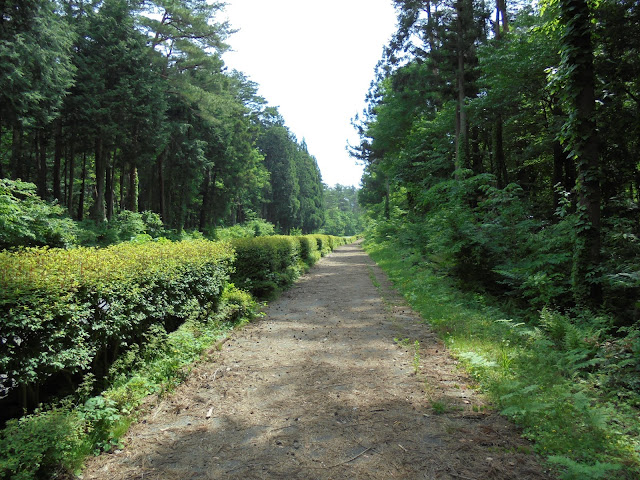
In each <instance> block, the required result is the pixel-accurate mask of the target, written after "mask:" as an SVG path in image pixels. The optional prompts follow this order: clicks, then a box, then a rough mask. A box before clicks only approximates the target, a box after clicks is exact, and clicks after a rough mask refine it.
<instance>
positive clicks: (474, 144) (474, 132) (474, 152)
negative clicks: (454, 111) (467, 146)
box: [471, 126, 482, 175]
mask: <svg viewBox="0 0 640 480" xmlns="http://www.w3.org/2000/svg"><path fill="white" fill-rule="evenodd" d="M479 130H480V129H479V128H478V127H476V126H474V127H473V128H472V129H471V169H472V170H473V173H474V174H476V175H479V174H480V173H482V154H481V153H480V139H479V136H480V131H479Z"/></svg>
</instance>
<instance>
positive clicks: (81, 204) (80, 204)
mask: <svg viewBox="0 0 640 480" xmlns="http://www.w3.org/2000/svg"><path fill="white" fill-rule="evenodd" d="M86 180H87V154H86V152H85V153H83V154H82V187H81V188H80V200H78V220H79V221H82V220H84V196H85V192H86Z"/></svg>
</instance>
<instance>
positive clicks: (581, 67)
mask: <svg viewBox="0 0 640 480" xmlns="http://www.w3.org/2000/svg"><path fill="white" fill-rule="evenodd" d="M559 5H560V14H561V16H560V18H561V22H562V25H563V27H564V31H563V35H562V63H561V65H562V69H563V75H564V77H565V78H566V87H565V90H564V96H565V98H566V100H567V103H568V104H569V106H570V107H569V108H570V110H569V112H570V113H569V118H568V120H567V122H566V123H565V126H564V132H565V145H566V146H565V149H566V151H568V152H569V156H570V157H572V158H573V159H575V161H576V165H577V173H578V177H577V184H576V189H577V191H578V216H579V224H578V225H579V227H578V232H577V239H576V246H575V250H574V260H573V272H572V281H573V288H574V295H575V297H576V301H577V302H578V303H579V304H586V305H590V306H598V305H599V304H600V303H601V302H602V287H601V284H600V278H599V272H598V270H599V268H600V248H601V245H602V242H601V238H600V236H601V219H600V206H601V205H600V204H601V192H600V162H599V153H598V143H599V140H598V134H597V130H596V122H595V115H594V113H595V100H596V97H595V79H594V75H593V45H592V41H591V12H590V9H589V5H588V3H587V1H586V0H559Z"/></svg>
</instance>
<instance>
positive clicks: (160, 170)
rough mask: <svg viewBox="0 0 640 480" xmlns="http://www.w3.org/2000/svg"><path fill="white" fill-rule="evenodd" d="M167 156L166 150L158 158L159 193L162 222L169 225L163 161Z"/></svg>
mask: <svg viewBox="0 0 640 480" xmlns="http://www.w3.org/2000/svg"><path fill="white" fill-rule="evenodd" d="M165 155H166V150H165V151H163V152H162V153H161V154H160V156H159V157H158V183H159V184H160V185H159V187H160V188H159V189H158V192H159V194H160V216H161V217H162V221H163V222H164V223H165V224H166V223H169V218H168V216H167V204H166V199H165V191H164V171H163V170H164V169H163V161H164V157H165Z"/></svg>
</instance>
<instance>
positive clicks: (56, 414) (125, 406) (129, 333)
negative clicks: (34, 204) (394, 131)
mask: <svg viewBox="0 0 640 480" xmlns="http://www.w3.org/2000/svg"><path fill="white" fill-rule="evenodd" d="M346 242H347V239H342V238H338V237H330V236H327V235H305V236H296V237H285V236H275V237H260V238H244V239H234V240H233V242H232V244H229V243H222V242H209V241H206V240H190V241H182V242H177V243H172V242H169V241H155V242H148V243H143V244H139V243H126V244H124V243H123V244H119V245H116V246H112V247H109V248H104V249H93V248H78V249H73V250H62V249H46V248H37V249H25V250H22V251H20V252H0V318H1V319H2V321H1V322H0V344H1V345H2V346H3V348H2V350H1V351H0V372H2V374H0V399H1V398H3V397H5V396H6V394H7V392H9V393H10V394H11V395H10V397H9V399H10V398H11V397H13V399H14V400H15V399H16V398H17V397H18V396H17V395H16V394H17V392H19V390H18V388H19V387H20V386H22V387H24V388H23V391H24V392H25V393H28V394H29V395H28V396H30V397H31V398H30V401H25V402H24V403H25V405H24V406H25V407H28V408H29V410H31V409H32V408H33V407H34V406H35V404H36V403H37V402H38V397H37V386H38V385H42V384H44V385H47V381H48V382H49V386H57V383H58V381H59V380H61V379H63V377H65V376H66V377H68V378H67V379H66V380H70V381H69V382H66V380H65V382H61V383H66V384H67V385H68V386H69V387H72V386H73V385H75V386H76V388H77V391H75V392H70V393H73V394H74V396H73V399H71V397H69V398H68V399H67V400H65V401H62V402H60V401H53V402H52V403H50V404H49V405H48V406H47V405H45V406H44V408H42V409H36V410H35V411H33V413H31V414H29V415H26V416H23V417H22V418H20V419H18V418H14V419H12V420H9V421H8V422H7V426H6V428H5V429H4V430H3V431H2V432H0V478H16V479H18V478H20V479H23V480H34V479H36V478H42V477H43V476H51V474H52V473H53V472H56V471H59V472H70V471H73V470H75V469H76V468H77V467H78V466H79V465H80V464H81V463H82V459H83V458H84V456H85V455H87V454H89V453H90V452H92V451H96V450H108V449H110V448H111V447H112V446H113V445H116V444H117V443H118V438H120V437H121V436H122V435H123V434H124V433H125V432H126V429H127V427H128V425H129V422H131V421H133V417H131V412H132V411H134V409H135V408H136V407H137V405H139V403H140V402H141V399H142V398H143V397H144V395H147V394H148V393H150V392H154V391H156V392H157V391H158V389H162V388H165V383H168V385H169V386H170V385H171V384H172V383H173V382H174V381H177V380H178V379H179V378H180V372H181V371H182V369H183V367H184V365H186V364H188V363H189V362H191V361H193V360H194V359H195V358H197V356H198V355H199V354H200V353H201V352H202V350H203V349H204V348H205V347H206V346H207V345H209V344H210V343H211V342H212V341H214V340H215V339H216V338H218V337H219V336H220V335H222V334H223V331H224V330H225V329H228V328H232V325H233V324H234V323H235V322H238V321H240V320H241V319H247V318H249V317H250V316H251V314H252V312H253V311H254V309H255V303H254V301H253V299H252V298H251V296H250V295H249V294H248V293H246V292H243V291H240V290H237V288H236V287H234V286H233V285H230V284H229V283H228V279H229V275H230V273H231V272H233V273H232V275H233V277H232V280H234V281H235V282H236V283H237V285H238V286H241V287H244V288H246V289H248V290H250V291H252V292H253V293H254V294H259V295H265V294H271V293H273V292H274V291H276V290H279V289H281V288H283V287H285V286H286V285H288V284H289V283H291V282H292V281H293V280H294V279H295V278H296V277H297V276H298V275H299V274H300V272H302V271H304V270H305V269H306V268H308V267H309V266H311V265H313V264H314V263H315V262H316V261H317V260H318V259H319V258H320V257H321V255H325V254H326V253H328V252H329V251H330V250H331V249H332V248H334V247H335V246H338V245H342V244H344V243H346ZM178 327H179V328H178ZM176 328H178V329H177V330H175V331H172V330H174V329H176ZM169 332H171V333H169ZM116 367H117V368H116ZM132 369H133V370H132ZM4 372H7V373H4ZM132 372H136V373H133V374H132ZM107 374H108V375H107ZM132 375H133V376H132ZM73 377H75V378H73ZM101 377H104V381H103V386H102V387H101V388H100V390H103V387H104V388H105V390H104V391H103V393H102V394H101V395H100V396H97V397H92V396H91V395H93V394H95V392H96V390H95V388H94V386H95V381H96V380H97V379H100V378H101ZM79 381H82V384H79V383H78V382H79ZM167 388H169V387H167ZM34 392H35V393H34ZM52 394H53V395H52V399H54V400H55V398H56V397H55V395H56V394H58V395H62V393H60V392H56V391H52ZM63 394H66V393H63ZM5 400H7V398H5ZM27 400H29V398H27ZM83 402H84V403H83ZM7 476H8V477H7Z"/></svg>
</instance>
